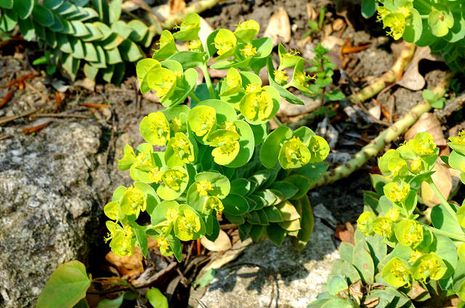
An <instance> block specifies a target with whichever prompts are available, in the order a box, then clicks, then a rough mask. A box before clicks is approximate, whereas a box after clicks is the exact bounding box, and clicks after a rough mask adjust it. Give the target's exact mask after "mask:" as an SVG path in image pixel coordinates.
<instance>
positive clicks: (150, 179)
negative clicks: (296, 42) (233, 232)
mask: <svg viewBox="0 0 465 308" xmlns="http://www.w3.org/2000/svg"><path fill="white" fill-rule="evenodd" d="M199 29H200V17H199V16H198V15H195V14H193V15H189V16H188V17H187V18H186V19H185V20H184V21H183V23H182V24H181V25H180V27H179V31H177V32H176V33H174V34H172V33H171V32H169V31H163V33H162V34H161V37H160V43H159V46H158V49H157V50H155V52H154V55H153V58H150V59H143V60H141V61H139V62H138V64H137V76H138V79H139V82H140V89H141V91H142V93H145V92H148V91H151V90H153V91H154V92H155V94H156V95H157V96H158V97H159V98H160V101H161V104H162V105H163V106H164V107H166V108H165V109H164V110H161V111H157V112H153V113H150V114H148V115H147V116H145V117H144V118H143V119H142V121H141V123H140V134H141V135H142V137H143V138H144V140H145V143H143V144H140V145H139V146H137V147H136V148H135V149H134V148H133V147H131V146H129V145H126V147H125V148H124V155H123V157H122V158H121V159H120V160H119V161H118V166H119V168H120V169H122V170H129V174H130V176H131V178H132V179H133V180H134V183H133V184H132V185H131V186H129V187H123V186H120V187H118V188H117V189H116V191H115V192H114V194H113V198H112V200H111V202H109V203H108V204H107V205H105V208H104V211H105V214H106V216H107V217H108V218H109V219H110V220H109V221H107V227H108V230H109V231H110V232H109V235H108V237H107V240H108V241H109V242H110V247H111V249H112V251H113V252H115V253H116V254H118V255H129V254H131V253H132V252H133V250H134V247H135V246H139V247H140V248H141V249H142V252H143V253H144V254H146V253H147V238H148V237H150V238H153V239H154V240H155V241H156V242H157V243H158V245H159V248H160V251H161V252H162V254H164V255H166V256H169V255H174V256H175V257H176V258H177V259H178V260H181V259H182V245H181V242H182V241H190V240H196V239H199V238H201V237H203V236H205V237H207V238H208V239H210V240H214V239H216V237H217V236H218V233H219V230H220V221H223V222H224V221H229V222H230V223H233V224H237V225H238V226H239V231H240V236H241V237H242V238H247V237H251V238H252V239H253V240H255V241H257V240H260V239H264V238H269V239H271V240H272V241H274V242H276V243H281V242H282V241H283V240H284V238H285V236H286V235H289V236H292V237H294V238H295V239H296V240H297V241H298V242H302V243H305V242H307V241H308V240H309V238H310V234H311V231H312V228H313V215H312V209H311V207H310V203H309V201H308V199H307V196H306V193H307V191H308V189H309V187H310V185H311V183H312V181H315V180H317V179H318V178H319V177H320V176H321V174H322V172H324V170H325V168H326V167H325V164H324V163H323V160H324V159H325V158H326V156H327V155H328V152H329V147H328V144H327V143H326V141H325V140H324V139H323V138H321V137H319V136H317V135H315V133H314V132H313V131H312V130H310V129H309V128H307V127H301V128H299V129H297V130H295V131H292V130H291V129H290V128H288V127H286V126H280V127H279V128H278V129H276V130H274V131H272V132H270V130H269V125H268V124H269V122H270V120H271V119H273V118H274V117H275V115H276V113H277V112H278V109H279V106H280V101H281V100H282V99H286V100H288V101H290V102H291V103H302V102H301V100H300V99H299V98H298V97H296V96H295V95H294V94H292V93H291V92H289V91H288V90H287V89H288V88H291V87H292V88H297V89H299V90H300V91H301V92H302V93H303V94H305V95H310V96H313V95H319V94H321V93H318V92H319V91H323V87H326V83H324V82H323V83H320V85H321V84H324V86H320V87H319V86H318V85H319V84H318V82H319V81H321V79H324V81H326V79H327V78H328V75H329V73H330V72H329V70H328V69H327V67H326V68H325V71H322V72H320V71H317V70H315V69H314V70H310V72H311V74H310V73H308V71H307V69H306V68H305V65H304V64H305V61H304V59H303V58H301V57H300V56H298V55H297V54H296V53H295V52H294V53H289V52H287V51H286V50H285V49H284V47H283V46H279V66H278V67H277V68H275V67H274V66H273V64H272V61H271V56H270V54H271V52H272V49H273V45H272V42H271V40H270V39H269V38H256V36H257V34H258V32H259V25H258V23H257V22H255V21H253V20H249V21H245V22H242V23H240V24H239V25H238V26H237V28H236V29H235V31H230V30H227V29H219V30H216V31H214V32H213V33H212V34H211V35H210V36H209V37H208V39H207V41H206V42H201V41H200V40H199V36H198V33H199ZM176 40H177V41H178V42H183V44H184V48H183V49H184V51H180V50H178V47H177V46H178V45H177V44H176V43H175V42H176ZM319 54H320V55H321V56H322V57H324V56H325V55H324V53H321V52H320V53H319ZM314 60H317V59H314ZM207 65H210V67H211V68H215V69H218V70H224V71H225V77H224V78H223V79H221V80H220V81H219V82H218V83H216V84H214V83H212V81H211V79H210V77H209V75H208V67H207ZM263 68H266V69H267V70H268V75H269V80H270V84H269V85H266V84H264V83H263V82H262V80H261V78H260V77H259V76H258V72H259V71H260V70H261V69H263ZM199 71H201V72H202V73H203V80H204V83H201V84H198V83H197V81H198V79H199ZM327 92H328V91H327ZM187 98H189V99H188V100H187ZM186 100H187V101H188V104H187V105H186V104H184V103H185V102H186ZM143 222H145V223H143Z"/></svg>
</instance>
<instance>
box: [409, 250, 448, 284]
mask: <svg viewBox="0 0 465 308" xmlns="http://www.w3.org/2000/svg"><path fill="white" fill-rule="evenodd" d="M446 271H447V266H446V264H445V263H444V261H443V260H442V259H441V258H440V257H438V256H437V255H436V254H435V253H428V254H425V255H423V256H421V257H420V258H418V260H417V261H416V262H415V264H414V265H413V277H414V278H415V279H417V280H421V281H423V282H426V279H428V278H430V279H432V280H439V279H441V278H442V276H444V274H445V273H446Z"/></svg>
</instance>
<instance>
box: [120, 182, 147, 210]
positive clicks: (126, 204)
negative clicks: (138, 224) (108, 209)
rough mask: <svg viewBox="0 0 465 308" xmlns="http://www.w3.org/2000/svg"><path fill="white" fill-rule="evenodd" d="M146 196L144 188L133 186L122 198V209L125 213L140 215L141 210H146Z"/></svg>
mask: <svg viewBox="0 0 465 308" xmlns="http://www.w3.org/2000/svg"><path fill="white" fill-rule="evenodd" d="M145 199H146V197H145V194H144V192H143V191H142V190H140V189H139V188H137V187H135V186H131V187H129V188H128V189H126V191H125V192H124V194H123V197H122V198H121V211H122V212H123V213H124V214H125V215H136V216H138V215H139V212H141V211H145V207H146V200H145Z"/></svg>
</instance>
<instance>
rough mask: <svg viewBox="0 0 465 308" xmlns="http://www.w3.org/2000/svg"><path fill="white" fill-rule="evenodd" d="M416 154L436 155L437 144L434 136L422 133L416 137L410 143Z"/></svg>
mask: <svg viewBox="0 0 465 308" xmlns="http://www.w3.org/2000/svg"><path fill="white" fill-rule="evenodd" d="M408 143H409V144H410V146H411V148H412V150H413V152H415V154H417V155H420V156H424V155H432V154H434V153H435V150H436V144H435V143H434V140H433V136H431V135H430V134H429V133H426V132H421V133H418V134H416V135H415V138H413V139H412V140H410V141H409V142H408Z"/></svg>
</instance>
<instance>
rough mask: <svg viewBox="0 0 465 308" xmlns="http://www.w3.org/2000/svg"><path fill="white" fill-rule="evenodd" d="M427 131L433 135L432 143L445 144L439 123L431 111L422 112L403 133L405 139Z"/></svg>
mask: <svg viewBox="0 0 465 308" xmlns="http://www.w3.org/2000/svg"><path fill="white" fill-rule="evenodd" d="M421 132H428V133H430V134H431V135H432V136H433V139H434V143H436V145H438V146H446V145H447V140H446V138H444V134H443V132H442V127H441V123H440V122H439V120H438V119H437V118H436V116H435V115H434V114H432V113H424V114H423V115H422V116H421V117H420V118H419V119H418V121H417V122H416V123H415V124H414V125H413V126H412V127H411V128H410V129H409V130H408V131H407V132H406V133H405V140H410V139H412V138H414V137H415V135H416V134H418V133H421Z"/></svg>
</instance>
